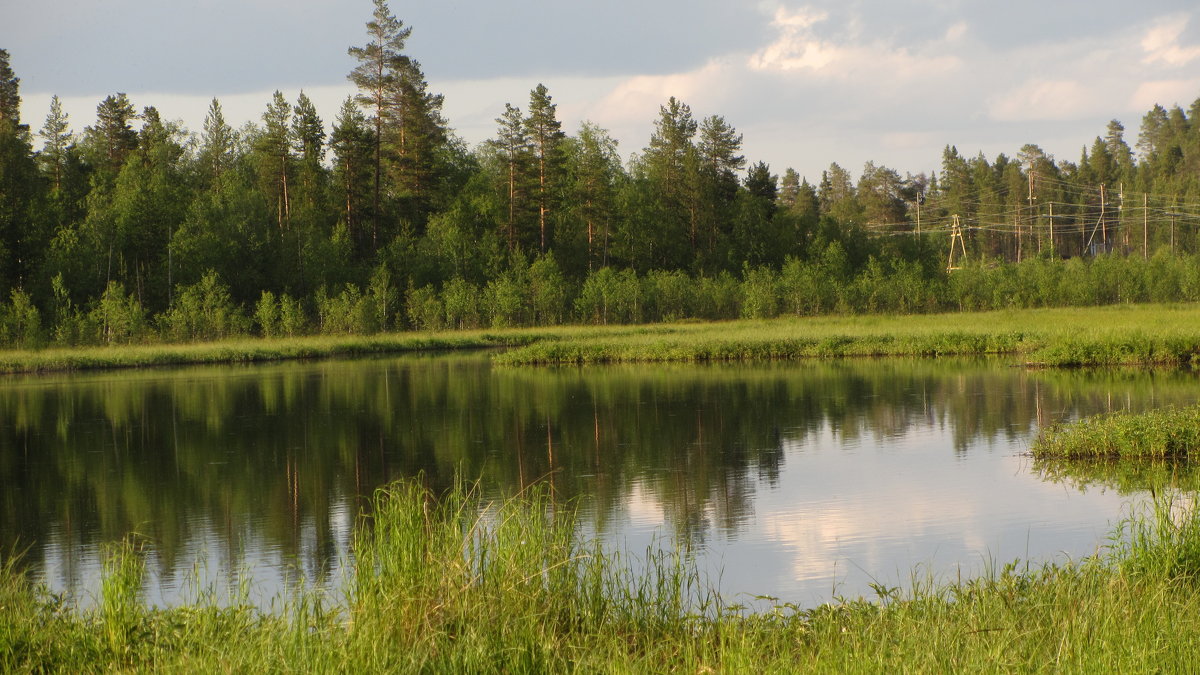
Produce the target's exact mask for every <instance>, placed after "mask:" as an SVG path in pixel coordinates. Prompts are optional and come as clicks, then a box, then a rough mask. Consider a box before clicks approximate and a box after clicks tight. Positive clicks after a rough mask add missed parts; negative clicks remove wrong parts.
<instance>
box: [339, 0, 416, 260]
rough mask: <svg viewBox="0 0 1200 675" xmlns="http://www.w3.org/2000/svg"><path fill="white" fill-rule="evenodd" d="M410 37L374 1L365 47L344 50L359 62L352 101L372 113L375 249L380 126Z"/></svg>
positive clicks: (409, 31)
mask: <svg viewBox="0 0 1200 675" xmlns="http://www.w3.org/2000/svg"><path fill="white" fill-rule="evenodd" d="M411 34H412V28H406V27H405V26H404V22H402V21H400V20H399V19H397V18H396V17H395V16H393V15H392V13H391V11H390V10H389V9H388V6H387V1H386V0H375V12H374V15H373V18H372V20H371V21H368V22H367V36H368V38H369V42H368V43H367V45H366V46H365V47H350V48H349V50H348V53H349V54H350V56H353V57H354V58H355V59H357V60H358V62H359V63H358V65H357V66H356V67H355V68H354V70H352V71H351V72H350V75H349V79H350V81H351V82H353V83H354V85H355V86H356V87H358V88H359V90H360V93H359V94H358V96H357V97H356V100H357V101H358V102H359V103H360V104H361V105H363V106H365V107H366V108H368V109H369V110H371V111H372V112H373V116H372V117H371V124H372V126H373V128H374V134H373V135H372V138H371V150H372V155H373V158H372V167H371V169H372V176H371V179H372V191H371V214H370V218H371V238H370V240H371V246H372V248H375V247H377V246H378V240H379V231H380V219H381V217H382V213H383V204H382V200H383V191H384V184H383V182H384V150H383V149H384V127H385V126H387V124H388V122H389V118H391V117H392V108H393V106H394V99H395V98H396V97H395V92H396V90H397V88H398V86H399V82H398V80H399V79H400V77H401V73H402V72H403V71H404V70H405V69H406V68H407V66H408V63H409V58H408V57H407V56H405V55H404V53H403V52H404V45H405V43H406V42H407V41H408V37H409V35H411Z"/></svg>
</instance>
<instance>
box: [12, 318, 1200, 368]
mask: <svg viewBox="0 0 1200 675" xmlns="http://www.w3.org/2000/svg"><path fill="white" fill-rule="evenodd" d="M497 347H504V348H506V349H505V350H504V351H503V352H502V353H498V354H497V355H496V357H495V359H496V361H497V362H498V363H500V364H506V365H534V364H584V363H618V362H669V361H678V362H690V361H753V360H772V359H800V358H835V357H855V356H931V357H933V356H948V355H979V354H1000V355H1007V356H1011V357H1012V359H1013V362H1014V364H1022V365H1031V366H1063V367H1074V366H1117V365H1153V366H1165V367H1176V368H1180V367H1184V368H1190V367H1193V365H1195V364H1196V363H1197V358H1198V355H1200V305H1191V304H1189V305H1122V306H1109V307H1089V308H1061V309H1025V310H1006V311H991V312H956V313H947V314H925V315H905V316H900V315H895V316H891V315H884V316H831V317H812V318H797V317H789V318H777V319H758V320H745V319H744V320H738V321H724V322H691V323H687V322H685V323H666V324H649V325H615V326H555V327H542V328H509V329H494V330H486V331H485V330H468V331H445V332H429V333H426V332H406V333H383V334H377V335H373V336H353V335H347V336H340V337H339V336H311V337H292V338H258V339H256V338H239V339H236V340H224V341H213V342H197V343H187V344H153V345H128V346H107V347H80V348H54V349H43V350H14V351H3V352H0V372H8V373H15V372H46V371H55V370H84V369H96V368H128V367H139V366H156V365H182V364H197V363H240V362H249V361H268V360H283V359H303V358H324V357H337V356H359V355H367V354H382V353H397V352H406V351H420V350H442V349H485V348H497Z"/></svg>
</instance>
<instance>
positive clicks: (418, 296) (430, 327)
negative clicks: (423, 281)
mask: <svg viewBox="0 0 1200 675" xmlns="http://www.w3.org/2000/svg"><path fill="white" fill-rule="evenodd" d="M405 304H406V305H407V309H408V323H409V325H411V326H412V327H413V328H415V329H417V330H427V331H434V330H441V329H442V328H443V319H444V316H445V308H444V307H442V301H441V299H440V298H438V294H437V291H436V290H434V288H433V286H422V287H420V288H412V287H411V286H410V287H409V289H408V298H407V301H406V303H405Z"/></svg>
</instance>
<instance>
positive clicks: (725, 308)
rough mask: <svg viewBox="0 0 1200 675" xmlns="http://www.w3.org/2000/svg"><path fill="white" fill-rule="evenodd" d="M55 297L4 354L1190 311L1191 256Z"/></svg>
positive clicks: (214, 281) (10, 328) (17, 312)
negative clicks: (822, 318)
mask: <svg viewBox="0 0 1200 675" xmlns="http://www.w3.org/2000/svg"><path fill="white" fill-rule="evenodd" d="M55 288H56V295H55V300H54V302H53V304H52V306H51V309H50V311H49V312H46V313H43V312H42V311H41V310H39V309H38V307H37V306H36V305H34V304H33V302H32V301H31V299H30V297H29V295H28V294H27V293H25V292H24V291H21V290H16V291H13V293H12V296H11V301H10V302H9V303H7V304H0V345H2V346H8V347H40V346H45V345H51V344H52V345H61V346H74V345H99V344H130V343H138V342H152V341H185V342H190V341H201V340H215V339H221V338H229V337H237V336H244V335H257V336H263V337H289V336H297V335H307V334H318V333H319V334H326V335H361V334H372V333H376V332H380V331H386V330H394V329H402V328H410V327H411V328H415V329H419V330H446V329H468V328H487V327H492V328H506V327H514V326H544V325H555V324H559V323H585V324H610V323H612V324H616V323H640V322H661V321H680V320H687V319H707V320H720V319H737V318H773V317H778V316H816V315H822V314H833V313H843V314H849V313H891V314H896V313H899V314H908V313H921V312H935V311H971V310H976V311H980V310H993V309H1025V308H1036V307H1063V306H1088V305H1110V304H1117V303H1136V302H1200V256H1179V255H1171V254H1170V253H1169V252H1168V251H1167V250H1166V249H1161V250H1160V251H1159V252H1158V253H1157V254H1155V255H1154V256H1153V257H1151V258H1150V259H1149V260H1146V259H1143V258H1140V257H1137V256H1119V255H1115V254H1108V255H1102V256H1099V257H1097V258H1095V259H1088V260H1085V259H1082V258H1073V259H1071V260H1067V261H1060V260H1052V259H1049V258H1046V257H1038V258H1031V259H1028V260H1025V261H1023V262H1020V263H1009V264H1002V265H972V266H969V267H964V268H962V269H959V270H956V271H955V272H954V273H953V274H950V275H946V274H929V273H928V272H927V271H926V270H924V269H923V268H922V267H921V265H920V264H918V263H916V262H912V261H907V260H904V259H901V258H892V259H879V258H871V259H870V260H869V261H868V262H867V264H866V265H865V266H864V267H863V268H862V269H860V270H855V269H854V268H852V267H850V266H849V265H848V264H847V259H846V256H845V253H844V251H843V250H842V249H841V246H840V245H839V244H837V243H834V244H832V245H830V246H829V247H828V248H827V249H826V250H825V251H824V252H823V253H822V254H821V255H820V256H819V257H818V258H817V259H815V260H802V259H799V258H789V259H788V260H787V261H786V262H785V263H784V264H783V266H782V267H781V268H779V269H775V268H772V267H768V266H760V267H753V268H751V267H747V268H745V269H744V270H743V272H742V274H741V275H739V276H734V275H733V274H730V273H729V272H721V273H719V274H716V275H713V276H705V275H697V276H693V275H690V274H688V273H687V272H683V271H681V270H674V271H663V270H653V271H650V272H648V273H646V274H642V275H639V274H638V273H637V272H636V271H635V270H633V269H630V268H626V269H622V270H618V269H615V268H612V267H603V268H600V269H599V270H596V271H594V272H592V273H591V274H589V275H588V276H587V277H585V278H584V279H583V280H581V281H578V282H577V281H573V280H571V279H568V278H566V277H565V276H564V275H563V274H562V272H561V270H560V269H559V267H558V265H557V263H555V261H554V258H553V257H551V256H549V255H547V256H545V257H541V258H538V259H537V260H536V261H535V262H534V263H533V264H530V265H517V266H514V267H513V268H510V269H508V270H505V272H504V273H503V274H501V275H500V276H499V277H497V278H496V279H492V280H490V281H488V282H486V283H484V284H476V283H474V282H471V281H468V280H466V279H464V278H462V277H454V278H453V279H451V280H450V281H448V282H446V283H445V284H443V285H442V287H441V288H440V289H439V288H435V287H434V286H432V285H428V286H423V287H420V288H415V287H412V286H409V287H408V288H407V289H406V290H404V291H403V292H402V291H401V289H400V288H397V287H396V286H395V285H394V284H393V282H392V279H391V277H390V276H389V274H388V272H387V270H386V268H384V267H383V266H380V267H378V268H377V269H376V273H375V274H374V275H373V276H372V278H371V280H370V282H369V283H368V284H367V285H365V286H364V287H359V286H356V285H354V284H347V285H346V286H345V287H343V289H342V290H341V291H340V292H338V293H337V294H336V295H334V294H331V293H329V292H327V291H326V290H325V289H323V288H322V289H318V290H317V292H316V293H315V294H314V295H313V296H312V297H311V298H303V299H299V298H294V297H292V296H290V295H288V294H287V293H283V294H278V295H277V294H275V293H274V292H272V291H263V292H262V293H261V294H260V296H259V298H258V299H257V301H255V302H254V303H253V304H252V305H250V306H249V307H243V306H242V305H240V304H239V303H237V302H235V301H234V299H233V297H232V295H231V294H230V292H229V288H228V286H226V285H225V284H224V283H222V282H221V280H220V279H219V278H218V277H217V276H216V274H215V273H209V274H207V275H205V276H204V278H203V279H201V281H199V282H197V283H195V284H192V285H188V286H181V287H180V288H179V291H178V297H177V298H176V301H175V303H174V304H172V306H171V307H170V308H169V309H168V310H166V311H163V312H161V313H159V314H156V315H151V314H150V313H149V312H148V311H147V310H146V308H145V307H144V306H143V305H142V304H141V303H140V302H139V301H138V299H137V297H136V296H135V295H133V294H132V293H128V292H127V291H126V290H125V289H124V287H122V286H121V285H120V284H118V283H116V282H113V283H112V284H110V285H109V287H108V288H107V289H105V292H104V293H103V294H102V295H101V296H100V298H99V299H98V300H97V301H95V302H94V303H92V305H91V306H89V307H87V308H80V307H77V306H74V305H73V304H72V303H71V301H70V300H69V299H68V298H67V297H66V293H65V291H62V290H61V287H59V286H56V287H55Z"/></svg>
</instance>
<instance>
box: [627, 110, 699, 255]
mask: <svg viewBox="0 0 1200 675" xmlns="http://www.w3.org/2000/svg"><path fill="white" fill-rule="evenodd" d="M696 130H697V124H696V120H695V119H694V118H693V117H692V109H691V107H689V106H688V105H687V104H686V103H683V102H682V101H679V100H678V99H676V98H675V97H674V96H672V97H671V98H670V99H668V100H667V103H666V105H662V106H659V116H658V120H657V121H656V122H655V124H654V133H653V134H652V135H651V136H650V144H649V145H648V146H647V147H646V149H645V151H644V153H643V155H642V163H643V166H644V171H645V176H646V180H647V181H648V185H647V187H648V189H649V191H650V200H651V203H652V204H653V205H654V211H653V213H652V214H650V217H651V218H653V219H654V221H655V223H653V224H649V223H648V224H647V225H648V227H646V228H644V229H645V230H646V231H645V232H642V233H639V235H640V236H647V235H648V236H650V237H652V241H651V246H650V248H652V249H653V248H657V251H658V253H657V255H653V256H652V261H651V264H655V265H657V266H660V267H663V268H668V269H672V268H681V267H685V266H686V265H687V262H688V257H687V253H685V252H684V251H683V250H680V247H679V243H680V242H686V243H687V244H690V248H689V249H688V253H690V254H692V255H693V256H694V254H695V250H696V243H697V242H696V226H697V219H698V216H699V214H698V213H697V201H696V199H695V194H694V191H692V190H690V189H688V188H689V187H690V186H692V185H694V184H695V181H694V178H693V177H694V176H695V171H696V148H695V145H693V139H694V138H695V136H696ZM654 240H656V241H657V244H658V245H657V246H654Z"/></svg>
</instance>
